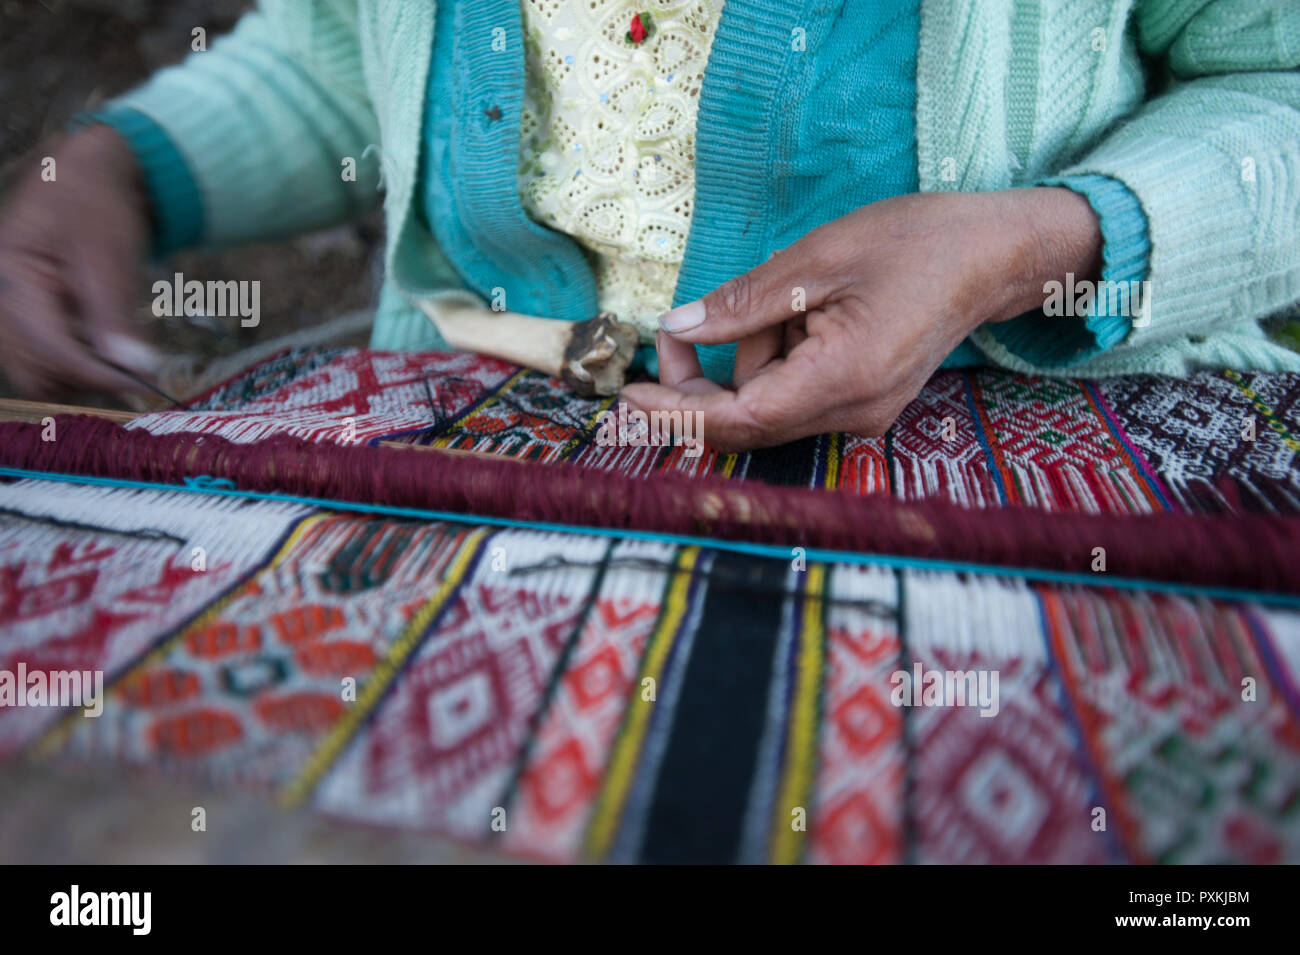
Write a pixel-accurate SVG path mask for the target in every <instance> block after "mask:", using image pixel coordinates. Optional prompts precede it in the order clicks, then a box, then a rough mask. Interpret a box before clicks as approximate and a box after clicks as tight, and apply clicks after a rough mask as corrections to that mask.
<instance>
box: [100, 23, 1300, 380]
mask: <svg viewBox="0 0 1300 955" xmlns="http://www.w3.org/2000/svg"><path fill="white" fill-rule="evenodd" d="M1013 6H1014V9H1013V10H1010V11H1009V12H1008V15H1007V16H1006V17H1005V18H1004V17H992V16H990V15H989V14H988V13H987V7H986V6H985V5H981V4H980V3H979V0H921V2H920V11H919V13H920V15H919V18H918V19H919V27H918V26H917V25H915V23H916V21H915V20H913V21H911V22H912V24H913V25H912V26H911V27H910V28H908V27H904V28H901V29H900V28H899V26H900V24H899V23H898V22H894V21H890V20H888V18H886V17H885V15H884V14H883V13H882V12H881V7H880V4H878V3H872V2H869V0H843V2H832V3H813V2H807V3H803V4H801V3H798V2H793V0H730V2H729V3H728V4H727V5H726V8H725V10H724V13H723V16H722V19H721V22H720V24H719V27H718V31H717V35H716V38H715V40H714V45H713V49H712V52H711V55H710V59H709V63H708V68H707V70H706V74H705V81H704V86H703V90H702V93H701V101H700V113H699V129H698V150H697V165H696V181H697V185H696V188H697V193H696V206H695V213H694V217H693V223H692V231H691V234H690V237H689V240H688V243H687V249H686V255H685V259H684V261H683V264H682V270H681V274H680V277H679V281H678V286H677V289H676V291H675V302H677V303H681V302H684V301H689V300H692V299H695V298H698V297H700V296H701V295H703V294H704V293H705V292H707V291H708V290H710V289H711V288H714V287H716V286H717V285H718V284H721V282H723V281H725V280H726V279H728V278H730V277H732V276H734V275H736V274H739V273H741V272H744V271H746V270H747V269H749V268H752V267H753V266H754V265H756V264H758V263H760V262H762V261H763V260H764V259H765V258H766V257H767V255H768V254H770V253H771V252H772V251H773V250H774V249H777V248H781V247H783V246H786V245H788V244H789V243H790V242H792V241H794V240H795V239H797V238H799V237H800V236H801V235H803V234H804V233H805V232H807V231H808V230H809V229H811V228H813V227H814V226H816V225H818V224H820V223H822V222H825V221H827V220H829V219H832V218H835V217H837V216H839V215H843V214H844V213H846V212H848V211H850V210H851V209H853V208H856V207H858V206H860V205H862V204H864V203H865V202H869V201H873V200H874V199H877V198H881V197H882V196H883V195H887V194H891V193H892V192H897V191H906V190H907V189H908V188H910V187H912V186H915V187H918V188H920V189H921V190H938V189H964V190H981V189H999V188H1009V187H1013V186H1017V185H1032V184H1036V183H1043V182H1050V183H1060V184H1063V185H1066V186H1069V187H1070V188H1073V189H1076V190H1078V191H1080V192H1082V193H1084V194H1085V195H1086V196H1087V197H1088V198H1089V200H1090V201H1091V202H1092V204H1093V207H1094V209H1096V210H1097V212H1098V214H1099V216H1100V219H1101V223H1102V228H1103V238H1104V240H1105V250H1104V254H1105V276H1104V277H1106V278H1111V279H1128V278H1142V277H1145V278H1147V279H1149V280H1150V281H1151V283H1152V287H1153V293H1154V297H1153V301H1152V303H1151V308H1150V313H1149V318H1150V321H1149V322H1148V323H1145V324H1144V325H1143V326H1142V327H1135V326H1134V325H1132V323H1130V322H1128V321H1127V320H1126V319H1123V318H1122V317H1120V316H1110V315H1104V314H1099V313H1097V312H1095V311H1094V312H1093V313H1092V314H1089V315H1088V316H1086V317H1085V318H1082V319H1077V320H1076V319H1059V318H1057V319H1048V318H1045V317H1044V316H1042V315H1041V314H1036V315H1027V316H1022V317H1021V318H1019V319H1015V320H1013V321H1011V322H1007V323H1002V324H998V325H992V326H987V327H985V328H983V329H981V330H979V331H978V332H976V333H975V335H973V336H972V342H973V343H974V345H975V346H976V347H977V348H978V349H979V354H980V355H982V356H983V358H984V359H985V360H991V361H993V362H996V363H998V364H1001V365H1004V366H1006V367H1010V368H1017V369H1019V370H1024V371H1030V372H1046V373H1061V372H1069V373H1071V374H1112V373H1125V372H1132V371H1162V372H1167V373H1174V374H1179V373H1184V372H1186V371H1187V370H1189V369H1190V368H1192V367H1195V366H1197V365H1218V366H1220V367H1222V366H1224V365H1228V366H1234V367H1257V368H1296V369H1300V356H1296V355H1295V353H1292V352H1290V351H1288V350H1286V349H1284V348H1281V347H1280V346H1275V345H1273V344H1272V343H1270V342H1268V341H1267V339H1266V338H1265V337H1264V336H1263V334H1262V333H1261V332H1260V330H1259V328H1258V325H1257V323H1256V319H1258V318H1260V317H1262V316H1263V315H1266V314H1268V313H1270V312H1272V311H1275V310H1276V309H1278V308H1279V307H1281V306H1283V305H1286V304H1288V303H1290V302H1292V301H1295V300H1296V299H1300V252H1298V251H1297V249H1300V241H1297V240H1300V235H1298V234H1297V230H1298V228H1300V227H1298V225H1297V217H1296V215H1295V209H1296V208H1297V207H1298V205H1300V169H1298V165H1300V160H1298V159H1297V150H1296V148H1295V143H1296V142H1297V141H1300V77H1297V75H1296V74H1295V73H1294V72H1284V71H1286V70H1292V69H1293V68H1294V67H1295V66H1297V65H1298V64H1300V10H1297V5H1295V4H1292V3H1285V2H1282V0H1205V2H1202V3H1197V4H1188V3H1185V2H1183V0H1043V2H1033V3H1029V2H1016V3H1015V4H1014V5H1013ZM911 9H913V10H914V8H911ZM895 13H896V14H897V16H898V18H899V20H901V21H902V22H903V23H904V24H906V23H907V18H908V16H909V6H908V4H906V3H900V4H899V5H898V9H897V10H896V11H895ZM885 26H892V27H893V31H892V32H891V34H890V36H891V37H893V38H894V39H892V40H889V39H888V38H887V42H884V43H882V42H881V41H880V36H879V35H880V31H881V30H882V28H883V27H885ZM832 27H833V29H832ZM497 28H504V29H505V30H506V36H507V43H506V51H505V52H504V53H498V52H494V51H493V50H492V43H491V39H492V37H493V35H494V34H493V31H494V30H495V29H497ZM796 38H798V42H796ZM913 40H915V42H916V47H915V78H916V84H915V99H914V115H915V127H914V130H908V129H900V128H897V127H894V128H888V127H887V128H885V129H883V130H882V129H881V123H880V120H881V118H882V116H885V115H886V114H885V112H883V111H882V104H883V103H884V102H885V101H886V99H887V97H882V96H881V94H880V91H879V90H878V88H877V87H876V85H874V84H878V83H879V82H880V80H881V78H882V75H884V74H882V70H888V69H892V70H893V71H894V74H893V75H894V76H895V78H897V75H898V73H899V72H900V71H901V72H902V73H907V72H908V71H909V70H910V67H911V62H910V59H908V58H907V57H906V56H904V57H903V60H902V62H900V60H899V58H898V56H897V54H898V49H899V47H900V46H906V47H907V48H909V49H910V47H911V44H912V41H913ZM1142 57H1146V58H1147V59H1151V60H1155V61H1156V62H1158V63H1159V65H1160V66H1161V67H1162V68H1163V69H1164V70H1165V71H1166V73H1167V74H1169V82H1168V86H1167V89H1166V90H1165V91H1164V92H1163V93H1162V94H1161V95H1159V96H1155V97H1148V96H1147V93H1146V86H1147V80H1146V76H1145V72H1144V64H1143V59H1142ZM522 84H523V50H522V42H521V30H520V14H519V10H518V4H517V0H472V2H453V0H447V2H444V3H443V4H440V5H435V4H434V3H432V2H431V0H406V2H403V3H400V4H398V3H395V2H391V0H388V2H386V0H318V2H316V3H314V4H313V3H310V2H307V0H265V2H264V3H263V4H262V10H261V11H260V12H259V13H256V14H251V15H249V16H248V17H246V18H245V19H244V20H243V21H242V22H241V24H240V26H239V27H238V28H237V29H236V31H235V32H234V34H233V35H232V36H231V37H229V38H226V39H224V40H222V41H220V42H218V43H216V44H214V46H213V48H212V50H211V51H210V52H206V53H199V54H194V55H192V56H191V57H190V58H189V60H187V61H186V63H185V64H184V65H182V66H180V67H177V68H173V69H170V70H166V71H163V72H162V73H160V74H159V75H158V76H157V77H155V78H154V79H153V80H152V81H150V82H149V83H148V84H146V85H145V86H144V87H142V88H141V89H139V90H136V91H134V92H132V93H129V94H127V95H126V96H124V97H122V98H120V99H119V100H117V101H116V102H115V103H114V104H113V106H112V112H111V113H110V114H109V117H110V118H111V119H112V120H113V121H114V122H115V123H116V124H117V125H118V126H119V128H121V129H123V130H124V132H126V133H127V134H128V137H129V138H130V139H131V141H132V143H133V144H134V145H135V148H136V149H137V152H138V153H139V155H140V156H141V157H142V164H143V166H144V168H145V170H146V177H147V180H148V182H149V186H150V191H151V193H152V194H153V196H154V201H155V204H156V208H157V210H158V220H159V230H158V235H159V241H160V245H161V246H162V247H164V248H166V247H169V246H170V247H175V246H176V245H178V244H181V243H193V242H202V243H213V244H221V243H227V242H233V241H242V240H247V239H264V238H269V237H274V236H277V235H286V234H291V233H293V232H297V231H301V230H302V229H305V228H312V227H318V226H323V225H326V224H330V223H332V222H337V221H341V220H344V219H346V218H348V217H349V216H351V215H355V214H358V213H360V212H361V211H363V210H364V209H365V208H367V207H368V206H369V205H371V204H372V202H373V199H374V192H375V189H376V187H378V186H380V185H381V183H382V186H383V187H384V188H385V196H386V199H385V204H386V210H387V214H388V221H389V248H388V262H387V264H388V275H389V279H390V282H389V284H388V286H387V287H386V290H385V293H384V295H383V297H382V300H381V306H380V312H379V316H378V318H377V323H376V330H375V338H374V344H375V345H376V346H377V347H410V346H422V345H425V346H427V345H431V344H436V338H434V337H433V336H431V334H430V333H431V328H430V326H429V323H428V322H427V320H425V319H424V318H423V317H422V316H420V315H419V313H418V312H417V311H416V310H414V309H412V308H411V307H410V304H409V298H410V296H413V295H428V294H438V293H441V292H445V291H446V290H448V289H455V288H468V289H470V290H472V291H474V292H477V293H478V294H480V295H486V294H487V293H488V292H489V290H491V289H493V288H503V289H505V290H506V294H507V301H508V302H509V305H510V307H511V308H513V309H515V310H518V311H523V312H529V313H533V314H542V315H550V316H552V317H555V318H560V319H577V318H583V317H587V316H588V315H590V314H591V313H592V312H593V311H594V310H595V307H596V303H595V292H594V283H593V281H592V277H591V272H590V269H589V267H588V266H587V263H586V261H585V258H584V257H583V255H582V253H581V251H580V250H579V249H578V247H577V246H576V245H575V244H574V243H573V242H572V240H570V239H568V238H567V237H566V236H563V235H560V234H558V233H556V232H553V231H551V230H549V229H546V228H545V227H543V226H541V225H539V224H537V223H535V222H533V221H532V220H531V219H529V218H528V217H527V215H526V214H525V213H524V211H523V209H522V206H521V204H520V202H519V198H518V191H517V183H516V178H515V170H516V160H517V155H518V144H519V128H518V116H519V106H520V100H521V95H522ZM412 89H418V90H428V91H430V95H429V96H426V97H421V96H413V95H411V92H410V91H411V90H412ZM909 92H910V91H909ZM492 107H496V109H493V108H492ZM123 110H129V111H131V113H132V114H133V115H132V116H131V118H129V119H123V118H122V117H123V116H125V115H126V114H125V113H124V112H123ZM895 113H896V111H895ZM498 116H499V118H497V117H498ZM885 138H893V139H894V140H895V141H896V142H898V141H906V140H908V139H909V138H910V139H912V140H914V142H915V152H914V153H912V152H911V151H910V150H905V151H902V158H900V157H896V158H895V159H894V163H896V164H897V163H898V162H900V161H903V162H907V161H909V158H910V161H911V162H914V164H915V165H914V170H908V172H909V175H908V176H905V177H900V176H897V175H894V176H891V175H890V174H889V173H890V171H891V170H890V169H889V168H886V167H884V166H882V163H881V151H880V149H879V148H873V147H878V146H879V144H880V142H881V141H882V140H883V139H885ZM349 159H350V160H353V161H355V164H356V166H357V169H358V176H357V179H356V181H355V182H348V181H344V179H343V178H342V177H341V176H340V175H339V172H338V170H339V166H340V164H341V163H343V162H346V161H348V160H349ZM912 172H914V175H910V174H911V173H912ZM904 180H906V184H905V185H904V186H902V187H900V185H899V183H900V182H903V181H904ZM702 358H703V361H704V363H705V366H706V369H707V370H708V371H709V372H710V374H712V375H714V376H715V377H718V378H722V377H725V376H726V375H727V374H728V373H729V367H730V350H729V349H710V350H707V351H706V352H705V354H704V355H703V356H702Z"/></svg>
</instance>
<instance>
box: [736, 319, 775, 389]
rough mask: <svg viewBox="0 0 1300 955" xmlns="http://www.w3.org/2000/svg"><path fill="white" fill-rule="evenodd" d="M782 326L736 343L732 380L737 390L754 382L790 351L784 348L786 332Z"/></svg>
mask: <svg viewBox="0 0 1300 955" xmlns="http://www.w3.org/2000/svg"><path fill="white" fill-rule="evenodd" d="M782 327H783V326H781V325H774V326H772V327H771V328H765V329H763V330H762V331H761V332H758V333H756V334H754V335H750V336H749V337H748V338H742V339H741V340H740V341H739V342H737V343H736V361H735V364H734V366H733V367H732V371H731V380H732V382H733V383H734V384H735V386H736V387H737V388H739V387H741V386H743V385H744V384H745V383H746V382H749V381H752V380H753V379H754V378H756V377H757V376H758V374H759V373H760V372H762V371H763V370H764V369H765V368H767V367H768V366H769V365H770V364H771V363H772V362H774V361H776V360H778V359H779V358H780V357H781V355H782V354H784V353H785V352H786V351H788V350H789V349H784V348H782V338H783V336H784V332H783V331H782Z"/></svg>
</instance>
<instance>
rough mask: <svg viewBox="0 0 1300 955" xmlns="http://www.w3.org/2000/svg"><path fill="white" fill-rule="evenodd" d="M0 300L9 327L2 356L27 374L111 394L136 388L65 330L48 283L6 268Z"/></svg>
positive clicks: (62, 310) (1, 318)
mask: <svg viewBox="0 0 1300 955" xmlns="http://www.w3.org/2000/svg"><path fill="white" fill-rule="evenodd" d="M0 295H3V301H0V312H2V313H3V314H0V323H3V324H4V325H5V326H6V328H7V329H8V330H9V332H10V334H9V335H8V343H7V344H8V346H9V347H8V348H6V352H7V354H6V361H7V363H8V366H9V367H10V368H14V367H19V366H22V367H24V368H26V369H27V370H28V378H29V379H37V380H44V381H45V382H46V383H47V384H45V385H41V386H39V387H40V390H41V391H48V390H49V387H48V383H54V382H57V383H58V384H61V385H74V386H77V387H80V388H84V389H86V390H89V391H98V392H106V393H109V394H116V393H119V392H141V393H144V389H142V388H141V387H140V386H139V385H138V384H137V383H136V382H134V381H132V380H131V379H130V378H129V377H128V376H126V375H123V374H121V373H120V372H116V371H113V370H112V369H111V368H109V367H108V366H107V365H105V364H103V363H102V362H100V361H98V360H96V359H95V358H94V356H92V355H91V354H90V353H89V352H88V351H87V350H86V349H85V347H84V346H83V345H82V344H81V343H80V342H78V341H77V340H76V339H75V338H74V337H73V336H72V334H71V332H70V331H69V329H70V316H69V315H68V312H67V308H66V307H65V305H64V303H63V301H62V296H60V295H59V294H58V293H57V292H56V291H55V290H54V288H53V286H52V285H51V284H47V283H45V282H34V281H30V280H27V279H26V278H23V277H13V275H12V272H10V273H9V277H8V281H7V282H6V284H5V286H4V288H3V291H2V292H0Z"/></svg>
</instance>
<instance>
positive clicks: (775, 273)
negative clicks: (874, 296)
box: [659, 232, 836, 345]
mask: <svg viewBox="0 0 1300 955" xmlns="http://www.w3.org/2000/svg"><path fill="white" fill-rule="evenodd" d="M824 244H825V243H824V241H823V240H822V238H821V237H820V236H819V235H818V233H816V232H812V233H809V234H808V235H806V236H804V237H803V238H802V239H800V240H799V241H798V242H796V243H795V244H794V245H792V246H790V247H789V248H788V249H785V250H784V251H782V252H781V254H780V255H774V256H773V257H772V258H770V259H768V260H767V261H766V262H764V263H763V264H762V265H760V266H758V267H757V268H754V269H751V270H750V271H748V272H745V273H743V274H741V275H738V276H736V277H735V278H734V279H731V280H730V281H729V282H724V283H723V284H722V285H720V286H718V287H717V288H716V289H714V290H713V291H712V292H710V293H709V294H708V295H706V296H704V298H702V299H699V300H698V301H695V302H689V303H687V304H686V305H682V306H680V307H679V308H675V309H673V310H672V311H670V312H668V313H666V314H664V315H663V316H661V317H660V319H659V324H660V327H661V328H663V329H664V331H666V332H668V333H669V334H671V335H672V336H673V337H675V338H677V339H678V340H679V341H686V342H694V343H695V344H697V345H721V344H727V343H729V342H738V341H740V340H741V339H743V338H747V337H748V336H750V335H753V334H756V333H757V332H760V331H762V330H763V329H765V328H770V327H772V326H774V325H777V324H779V323H781V322H783V321H785V320H786V319H788V318H790V317H791V316H792V315H795V314H797V313H799V312H802V311H804V310H805V309H809V308H815V307H816V306H818V305H820V304H821V303H822V302H823V301H825V300H826V299H827V298H828V297H829V296H830V295H832V294H833V293H834V292H835V291H836V289H835V288H834V287H832V283H831V281H830V280H829V279H828V278H826V277H825V275H824V274H823V273H824V272H825V268H824V261H825V260H824V258H823V257H822V252H821V249H822V246H823V245H824Z"/></svg>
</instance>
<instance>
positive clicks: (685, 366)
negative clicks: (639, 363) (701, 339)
mask: <svg viewBox="0 0 1300 955" xmlns="http://www.w3.org/2000/svg"><path fill="white" fill-rule="evenodd" d="M655 352H656V353H657V354H658V355H659V383H660V384H662V385H667V386H668V387H669V388H677V387H680V386H681V384H682V382H684V381H689V380H691V379H692V378H703V377H704V369H703V368H701V367H700V356H699V355H697V354H696V353H695V346H694V345H690V344H688V343H686V342H679V341H674V340H673V337H672V336H671V335H669V334H668V333H667V332H665V331H662V330H661V331H658V332H656V333H655Z"/></svg>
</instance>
